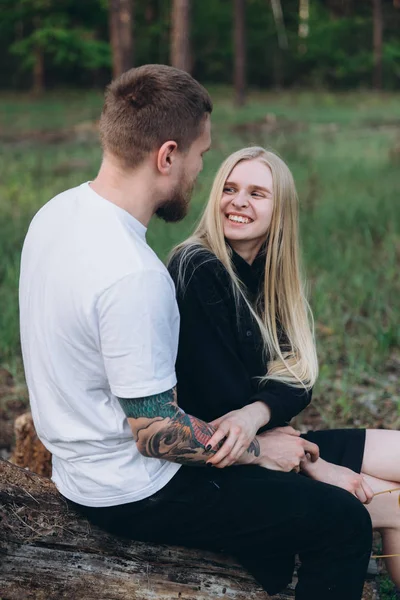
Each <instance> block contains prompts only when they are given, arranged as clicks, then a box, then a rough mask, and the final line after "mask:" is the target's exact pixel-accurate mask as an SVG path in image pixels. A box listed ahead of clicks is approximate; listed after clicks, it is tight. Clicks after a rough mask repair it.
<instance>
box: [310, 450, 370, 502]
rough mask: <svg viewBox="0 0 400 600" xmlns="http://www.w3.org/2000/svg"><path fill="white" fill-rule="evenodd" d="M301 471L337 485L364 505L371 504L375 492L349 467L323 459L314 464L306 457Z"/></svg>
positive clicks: (313, 477)
mask: <svg viewBox="0 0 400 600" xmlns="http://www.w3.org/2000/svg"><path fill="white" fill-rule="evenodd" d="M301 470H302V471H303V472H304V473H306V475H308V476H309V477H311V478H312V479H316V480H317V481H323V482H324V483H330V484H331V485H336V486H337V487H341V488H343V489H344V490H347V491H348V492H350V494H353V495H354V496H356V498H358V499H359V500H360V502H362V503H363V504H369V503H370V502H371V500H372V498H373V497H374V492H373V491H372V489H371V487H370V486H369V485H368V483H367V482H366V480H365V479H364V477H363V476H362V475H361V474H360V473H355V472H354V471H352V470H351V469H348V468H347V467H341V466H339V465H334V464H332V463H329V462H326V461H325V460H323V459H322V458H320V459H319V460H317V462H315V463H314V464H312V463H311V461H310V460H309V459H308V457H306V458H305V459H304V460H303V461H302V463H301Z"/></svg>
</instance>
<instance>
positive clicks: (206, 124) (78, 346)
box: [20, 65, 371, 600]
mask: <svg viewBox="0 0 400 600" xmlns="http://www.w3.org/2000/svg"><path fill="white" fill-rule="evenodd" d="M211 111H212V104H211V100H210V98H209V95H208V94H207V92H206V91H205V90H204V88H202V87H201V86H200V85H199V84H198V83H197V82H196V81H195V80H194V79H192V77H190V75H188V74H187V73H184V72H182V71H179V70H177V69H173V68H171V67H166V66H163V65H146V66H143V67H139V68H137V69H132V70H130V71H128V72H126V73H125V74H123V75H122V76H121V77H120V78H119V79H117V80H116V81H114V82H113V83H112V84H111V85H110V86H109V88H108V90H107V93H106V99H105V104H104V109H103V113H102V116H101V121H100V134H101V140H102V146H103V162H102V165H101V168H100V171H99V174H98V176H97V178H96V179H95V180H94V181H93V182H91V183H84V184H82V185H81V186H79V187H77V188H74V189H71V190H67V191H66V192H64V193H62V194H60V195H59V196H56V197H55V198H53V199H52V200H51V201H50V202H48V203H47V204H46V205H45V206H44V207H43V208H42V209H41V210H40V211H39V213H38V214H37V215H36V216H35V218H34V219H33V221H32V224H31V226H30V229H29V232H28V234H27V237H26V240H25V244H24V249H23V255H22V264H21V282H20V308H21V340H22V349H23V358H24V364H25V370H26V379H27V383H28V387H29V392H30V399H31V406H32V414H33V418H34V421H35V425H36V429H37V432H38V435H39V437H40V438H41V439H42V441H43V442H44V444H45V445H46V447H47V448H48V449H49V450H50V451H51V452H52V455H53V480H54V482H55V483H56V485H57V487H58V489H59V490H60V492H61V493H62V494H63V495H64V496H65V497H66V498H67V499H68V500H69V501H70V502H72V503H73V504H74V506H75V507H77V508H78V510H80V511H81V512H83V514H85V515H86V516H87V517H88V518H89V519H91V520H92V521H93V522H94V523H97V524H99V525H100V526H102V527H104V528H106V529H108V530H109V531H112V532H115V533H117V534H121V535H125V536H128V537H130V538H132V539H140V540H149V541H155V542H164V543H171V544H181V545H188V546H197V547H200V548H208V549H210V550H223V551H226V552H229V553H230V554H234V555H235V556H237V557H238V558H239V560H241V561H242V562H243V564H244V565H245V566H247V567H248V568H249V570H250V571H251V572H252V573H253V574H254V575H255V577H256V578H257V579H258V580H259V581H260V582H261V583H262V585H263V586H264V587H265V589H266V590H268V591H269V592H270V593H275V592H277V591H278V590H279V589H281V588H282V587H284V585H285V584H286V583H287V582H288V581H289V580H290V579H291V574H292V570H293V558H292V557H293V555H294V554H295V553H296V552H299V553H300V555H301V559H302V569H301V571H300V577H299V584H298V586H297V590H296V597H297V598H298V599H300V600H305V599H307V600H313V599H315V600H317V599H318V600H322V599H324V600H325V599H328V598H332V599H333V598H334V599H338V598H341V600H343V599H348V600H356V599H358V598H360V597H361V590H362V585H363V579H364V574H365V571H366V567H367V563H368V558H369V552H370V546H371V524H370V520H369V516H368V513H367V511H366V510H365V509H364V507H363V506H362V504H361V503H359V502H358V501H357V500H356V499H355V498H354V497H353V496H351V495H350V494H349V493H347V492H345V491H344V490H341V489H339V488H334V487H332V486H329V485H326V484H322V483H319V482H315V481H312V480H308V479H306V478H304V477H301V476H299V475H297V474H296V473H294V472H293V473H287V472H283V471H284V470H287V468H286V467H285V468H283V467H282V464H283V462H284V464H285V465H290V467H289V470H290V468H292V467H297V466H298V464H299V461H300V460H301V459H302V458H303V457H304V455H305V453H306V452H308V453H311V454H312V455H313V456H315V457H316V456H317V455H318V448H317V447H315V445H314V444H311V443H309V442H306V441H305V440H302V439H300V438H299V437H298V436H297V435H296V432H294V430H292V429H291V428H287V429H285V430H282V431H274V432H271V434H266V435H263V436H258V437H257V438H256V439H254V441H253V442H252V444H251V445H250V446H249V448H248V449H247V451H246V452H245V453H244V454H243V455H242V456H241V458H240V459H239V461H238V463H240V464H242V465H245V466H243V467H242V468H233V467H232V468H224V469H216V468H213V469H212V470H211V471H210V469H201V468H197V469H195V468H193V467H194V466H198V467H203V466H205V465H206V463H207V461H208V460H210V459H211V458H212V457H216V453H217V452H220V453H221V452H223V449H218V448H215V449H214V448H211V447H210V445H209V444H208V442H209V440H210V438H211V436H212V434H213V432H214V431H215V429H214V428H213V427H212V426H210V425H209V424H207V423H205V422H203V421H201V420H200V419H197V418H196V417H195V416H192V415H187V414H185V413H184V412H183V411H182V410H181V409H180V408H179V406H178V399H177V398H176V395H175V391H174V389H175V384H176V378H175V371H174V364H175V358H176V353H177V343H178V328H179V314H178V310H177V305H176V301H175V292H174V288H173V284H172V281H171V279H170V277H169V274H168V272H167V270H166V269H165V267H164V266H163V265H162V263H161V262H160V261H159V260H158V258H157V257H156V255H155V254H154V253H153V251H152V250H151V249H150V248H149V246H148V245H147V243H146V238H145V234H146V228H147V226H148V223H149V221H150V219H151V218H152V216H153V215H154V214H157V215H158V216H160V217H162V218H163V219H165V220H166V221H177V220H179V219H181V218H183V217H184V215H185V213H186V210H187V206H188V202H189V198H190V194H191V190H192V187H193V184H194V182H195V180H196V177H197V175H198V174H199V172H200V170H201V167H202V155H203V154H204V153H205V152H207V150H208V149H209V147H210V143H211V138H210V114H211ZM194 343H195V341H194ZM264 417H265V419H264V423H260V426H261V425H262V424H265V423H267V422H268V420H269V409H268V407H267V406H266V405H265V407H264ZM282 456H284V461H282ZM182 465H183V466H182ZM261 467H265V468H261ZM277 490H279V494H277ZM278 499H279V501H278Z"/></svg>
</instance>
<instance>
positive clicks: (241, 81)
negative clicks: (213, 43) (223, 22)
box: [234, 0, 246, 106]
mask: <svg viewBox="0 0 400 600" xmlns="http://www.w3.org/2000/svg"><path fill="white" fill-rule="evenodd" d="M245 1H246V0H234V47H235V66H234V86H235V104H236V106H243V105H244V104H245V101H246V24H245V19H246V9H245Z"/></svg>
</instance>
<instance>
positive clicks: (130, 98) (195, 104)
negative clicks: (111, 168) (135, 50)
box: [100, 65, 212, 168]
mask: <svg viewBox="0 0 400 600" xmlns="http://www.w3.org/2000/svg"><path fill="white" fill-rule="evenodd" d="M211 111H212V101H211V98H210V96H209V94H208V92H207V91H206V90H205V89H204V88H203V86H202V85H200V83H198V82H197V81H196V80H195V79H193V77H192V76H191V75H189V73H186V72H185V71H180V70H179V69H175V68H173V67H168V66H166V65H143V66H142V67H137V68H135V69H130V70H129V71H126V73H123V74H122V75H121V76H120V77H118V78H117V79H115V80H114V81H112V82H111V83H110V85H109V86H108V87H107V89H106V94H105V102H104V107H103V112H102V114H101V119H100V137H101V142H102V146H103V149H104V150H105V151H106V152H110V153H111V154H113V155H114V156H116V157H118V158H119V159H120V160H121V162H122V163H123V164H124V166H125V167H128V168H134V167H136V166H137V165H138V164H140V163H141V162H142V161H143V159H144V158H145V156H146V154H147V153H148V152H151V151H152V150H155V149H156V148H159V147H160V146H162V144H163V143H164V142H166V141H168V140H173V141H175V142H176V143H177V144H178V150H179V151H181V152H185V151H186V150H188V148H189V147H190V146H191V144H192V143H193V142H194V140H195V139H196V138H197V137H198V136H199V135H200V134H201V132H202V128H203V126H204V120H205V116H206V114H209V113H211Z"/></svg>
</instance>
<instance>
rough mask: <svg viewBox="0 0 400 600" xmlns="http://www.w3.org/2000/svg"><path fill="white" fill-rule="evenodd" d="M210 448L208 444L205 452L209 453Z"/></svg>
mask: <svg viewBox="0 0 400 600" xmlns="http://www.w3.org/2000/svg"><path fill="white" fill-rule="evenodd" d="M211 448H212V446H211V445H210V444H208V446H206V452H210V450H211Z"/></svg>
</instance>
